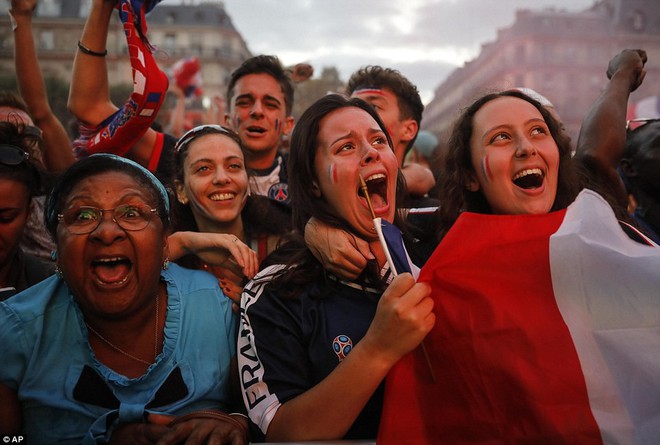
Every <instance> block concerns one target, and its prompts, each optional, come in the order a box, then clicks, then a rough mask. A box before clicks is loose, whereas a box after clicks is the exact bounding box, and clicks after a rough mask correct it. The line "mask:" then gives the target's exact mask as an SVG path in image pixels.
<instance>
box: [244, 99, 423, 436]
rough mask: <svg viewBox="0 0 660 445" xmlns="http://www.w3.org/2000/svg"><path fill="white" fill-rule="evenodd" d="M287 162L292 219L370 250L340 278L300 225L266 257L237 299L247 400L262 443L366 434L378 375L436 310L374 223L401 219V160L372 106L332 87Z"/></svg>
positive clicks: (376, 415) (414, 341) (299, 130)
mask: <svg viewBox="0 0 660 445" xmlns="http://www.w3.org/2000/svg"><path fill="white" fill-rule="evenodd" d="M289 162H290V171H292V172H295V173H296V174H295V175H292V176H291V178H290V182H289V190H290V191H291V204H292V206H291V207H292V209H293V221H294V229H295V230H297V231H298V233H303V231H304V227H305V224H306V223H307V222H308V220H309V219H310V218H312V217H314V218H315V219H316V220H318V221H322V222H323V223H325V224H328V225H331V226H333V227H339V228H342V229H343V230H345V231H346V233H348V234H350V235H349V236H352V237H359V238H362V239H363V240H365V241H366V242H367V243H368V245H369V249H370V251H371V252H372V255H373V260H372V261H370V264H369V266H368V268H367V269H366V270H365V271H364V273H363V274H362V275H361V276H360V277H358V278H357V279H353V280H343V279H341V278H339V277H337V276H336V275H334V274H332V273H330V272H329V271H327V270H326V269H325V268H324V267H323V265H322V264H321V263H320V262H319V261H318V260H316V259H315V258H314V256H313V255H312V252H311V251H310V250H309V248H307V246H306V245H305V243H304V240H302V237H301V236H300V235H298V236H299V238H297V239H294V240H293V241H291V242H290V243H288V244H286V245H284V246H282V247H281V248H280V249H279V250H277V251H276V252H275V253H274V254H273V255H272V257H271V258H270V259H268V258H267V259H266V262H267V263H268V264H270V266H269V267H266V268H265V269H263V270H262V271H261V272H260V273H259V274H258V275H257V276H255V278H254V279H253V280H252V281H251V282H249V283H248V284H247V286H246V287H245V289H244V291H243V295H242V298H241V326H240V328H239V332H240V334H239V339H238V346H237V348H238V351H239V353H238V355H239V374H240V378H241V390H242V393H243V400H244V402H245V405H246V407H247V409H248V414H249V417H250V420H251V421H252V422H253V424H254V425H255V426H256V427H257V428H258V430H259V431H258V432H257V433H260V434H261V435H263V436H265V439H266V440H267V441H277V442H285V441H309V440H331V439H334V440H336V439H371V440H373V439H375V437H376V434H377V431H378V423H379V420H380V413H381V408H382V395H383V386H382V383H383V379H384V377H385V375H386V374H387V373H388V371H389V370H390V369H391V367H392V366H393V365H394V364H395V363H396V362H397V361H398V360H399V359H400V358H401V357H402V356H404V355H405V354H406V353H408V352H409V351H411V350H413V349H415V348H416V347H417V346H418V345H419V344H420V342H421V341H422V339H423V338H424V336H425V335H426V334H427V333H428V332H429V331H430V329H431V328H432V326H433V323H434V320H435V315H434V314H433V312H432V309H433V304H432V303H431V300H430V299H429V298H428V293H429V291H430V289H429V287H428V286H427V285H425V284H417V283H415V280H414V279H413V277H412V275H411V274H407V273H402V274H401V275H399V276H397V277H396V278H394V279H392V277H393V275H394V270H393V269H392V268H391V267H390V266H389V263H388V258H387V255H386V253H385V249H384V248H383V245H381V243H380V241H379V237H378V234H377V231H376V227H375V226H374V220H375V219H381V220H382V221H385V222H387V223H396V224H397V225H399V224H402V222H401V221H400V217H399V216H398V214H397V210H396V202H397V200H396V197H397V192H402V191H403V189H402V188H399V187H398V184H399V183H400V181H401V179H400V172H399V170H398V162H397V159H396V156H395V155H394V152H393V151H392V148H391V141H390V138H389V136H388V135H387V132H386V129H385V127H384V125H383V123H382V121H381V120H380V118H379V117H378V114H377V113H376V112H375V110H374V109H373V108H372V107H371V106H370V105H368V104H367V103H366V102H363V101H362V100H360V99H346V98H344V97H342V96H339V95H329V96H325V97H323V98H322V99H319V100H318V101H317V102H316V103H314V104H313V105H312V106H311V107H310V108H309V109H308V110H307V111H305V113H304V114H303V115H302V116H301V118H300V120H299V121H298V124H297V125H296V128H295V129H294V132H293V136H292V140H291V151H290V157H289ZM257 437H258V435H257Z"/></svg>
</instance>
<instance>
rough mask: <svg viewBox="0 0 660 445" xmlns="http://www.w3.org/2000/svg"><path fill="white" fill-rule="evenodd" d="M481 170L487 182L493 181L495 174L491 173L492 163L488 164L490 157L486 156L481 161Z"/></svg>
mask: <svg viewBox="0 0 660 445" xmlns="http://www.w3.org/2000/svg"><path fill="white" fill-rule="evenodd" d="M481 170H482V171H483V174H484V176H485V177H486V179H487V180H489V181H492V180H493V174H492V172H491V171H490V162H488V155H486V156H484V157H483V159H481Z"/></svg>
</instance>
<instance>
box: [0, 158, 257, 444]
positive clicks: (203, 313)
mask: <svg viewBox="0 0 660 445" xmlns="http://www.w3.org/2000/svg"><path fill="white" fill-rule="evenodd" d="M44 216H45V221H46V226H47V228H48V230H49V232H50V233H51V235H52V236H53V238H54V240H55V242H56V244H57V249H58V257H57V265H58V268H59V271H58V274H57V276H53V277H51V278H49V279H46V280H44V281H42V282H41V283H39V284H37V285H35V286H33V287H31V288H29V289H28V290H26V291H24V292H22V293H20V294H18V295H16V296H14V297H12V298H10V299H8V300H6V301H4V302H2V303H0V343H2V345H3V348H2V352H1V353H0V360H2V363H3V366H2V367H0V431H2V432H3V433H5V434H7V433H11V434H21V435H24V436H25V437H26V439H27V442H28V443H35V444H37V443H44V444H50V443H77V444H79V443H99V442H102V443H108V441H109V443H117V444H119V443H138V442H139V443H147V442H148V443H152V442H155V441H158V440H161V442H159V443H162V444H173V443H179V442H181V441H182V440H185V438H188V437H190V441H189V442H186V443H193V442H194V443H206V442H205V440H208V439H210V438H211V437H216V438H217V439H224V438H226V437H228V436H231V437H234V438H235V440H236V442H235V443H244V441H245V440H246V436H245V428H244V427H245V424H244V423H243V422H244V420H237V418H236V417H231V416H229V415H228V414H225V413H224V412H223V411H224V410H227V408H230V407H231V405H232V399H231V396H230V394H231V391H230V389H229V386H230V383H229V382H230V370H231V369H233V368H232V367H231V362H232V357H233V356H234V354H235V332H236V331H235V328H236V321H235V319H234V317H233V315H232V312H231V308H230V303H229V300H227V299H226V298H225V297H224V296H223V295H222V292H221V291H220V289H219V287H218V284H217V281H216V280H214V279H213V278H212V277H210V276H208V275H207V274H204V273H201V272H198V271H192V270H188V269H183V268H180V267H178V266H177V265H174V264H169V262H168V260H167V255H168V244H167V239H168V234H169V200H168V195H167V192H166V190H165V188H164V187H163V186H162V185H161V184H160V183H159V182H158V180H157V179H156V178H155V177H154V176H153V175H152V174H151V173H150V172H148V171H147V170H146V169H144V168H143V167H141V166H140V165H138V164H136V163H135V162H133V161H130V160H128V159H125V158H121V157H118V156H115V155H94V156H90V157H88V158H85V159H83V160H80V161H78V162H77V163H75V164H74V165H73V166H72V167H71V168H70V169H68V170H67V171H66V172H64V173H63V174H62V175H61V176H60V178H59V179H58V181H57V182H56V183H55V185H54V187H53V189H52V191H51V194H50V195H49V197H48V200H47V201H46V207H45V211H44ZM191 345H194V346H191ZM34 357H37V359H34ZM200 410H204V411H203V413H200V412H199V411H200ZM182 415H185V417H181V416H182ZM132 441H134V442H132Z"/></svg>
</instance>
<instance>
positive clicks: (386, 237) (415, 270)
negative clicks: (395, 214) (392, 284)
mask: <svg viewBox="0 0 660 445" xmlns="http://www.w3.org/2000/svg"><path fill="white" fill-rule="evenodd" d="M374 227H375V228H376V233H377V234H378V240H379V241H380V244H381V246H383V250H384V251H385V256H386V257H387V263H388V264H389V265H390V270H391V271H392V273H393V275H394V276H396V275H399V274H400V273H404V272H408V273H410V274H412V276H413V278H415V281H417V278H418V277H419V267H417V266H415V264H413V262H412V261H411V260H410V257H409V256H408V251H407V250H406V246H405V245H404V244H403V237H402V236H401V231H400V230H399V229H398V228H397V227H396V226H395V225H392V224H390V223H389V222H387V221H385V220H384V219H382V218H374Z"/></svg>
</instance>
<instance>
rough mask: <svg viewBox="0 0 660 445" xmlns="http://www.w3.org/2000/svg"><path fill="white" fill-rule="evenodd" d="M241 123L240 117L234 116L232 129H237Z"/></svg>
mask: <svg viewBox="0 0 660 445" xmlns="http://www.w3.org/2000/svg"><path fill="white" fill-rule="evenodd" d="M242 123H243V121H242V120H241V118H240V117H238V116H234V122H233V125H234V130H238V128H239V127H240V126H241V124H242Z"/></svg>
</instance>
